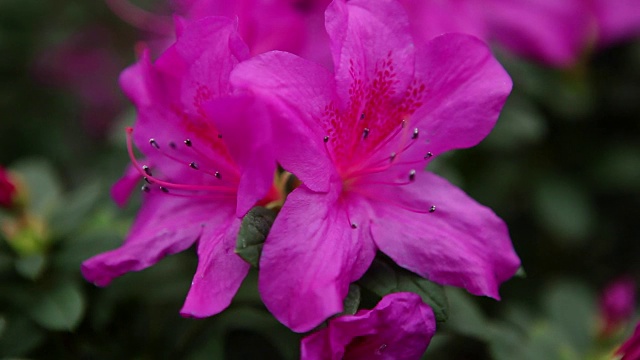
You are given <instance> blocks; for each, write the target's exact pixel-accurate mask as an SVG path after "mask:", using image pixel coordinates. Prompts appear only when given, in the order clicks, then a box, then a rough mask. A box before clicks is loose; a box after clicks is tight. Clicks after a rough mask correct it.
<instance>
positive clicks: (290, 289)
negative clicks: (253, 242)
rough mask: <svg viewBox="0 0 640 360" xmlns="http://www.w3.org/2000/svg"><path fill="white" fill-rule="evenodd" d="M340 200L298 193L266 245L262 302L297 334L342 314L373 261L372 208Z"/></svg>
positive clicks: (306, 191) (334, 195)
mask: <svg viewBox="0 0 640 360" xmlns="http://www.w3.org/2000/svg"><path fill="white" fill-rule="evenodd" d="M339 195H340V192H339V189H336V188H333V189H332V190H331V191H330V192H329V193H328V194H325V193H314V192H312V191H310V190H309V189H307V188H306V187H304V185H303V186H301V187H299V188H297V189H296V190H295V191H294V192H292V193H291V194H290V195H289V197H288V198H287V201H286V202H285V205H284V207H283V208H282V210H281V211H280V213H279V214H278V217H277V218H276V221H275V223H274V224H273V227H272V228H271V232H270V233H269V236H268V238H267V241H266V243H265V245H264V249H263V252H262V257H261V259H260V278H259V288H260V293H261V295H262V299H263V301H264V303H265V305H266V306H267V308H268V309H269V310H270V311H271V313H273V315H274V316H275V317H276V318H277V319H278V320H280V321H281V322H282V323H283V324H285V325H286V326H288V327H289V328H291V329H292V330H293V331H297V332H304V331H309V330H311V329H313V328H314V327H316V326H317V325H318V324H320V323H321V322H322V321H324V320H325V319H326V318H328V317H329V316H331V315H334V314H336V313H339V312H340V311H342V302H343V299H344V297H345V296H346V295H347V292H348V288H349V283H351V282H353V281H355V280H356V279H358V278H360V277H361V276H362V274H363V273H364V272H365V271H366V269H367V268H368V267H369V265H370V264H371V261H373V257H374V255H375V249H374V246H373V243H372V242H371V238H370V235H369V226H368V223H367V221H366V219H367V211H366V207H365V206H366V205H364V204H361V203H358V202H357V201H352V200H350V199H342V198H340V197H339ZM352 223H354V224H357V228H355V229H354V228H352V226H351V224H352Z"/></svg>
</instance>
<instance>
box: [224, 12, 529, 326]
mask: <svg viewBox="0 0 640 360" xmlns="http://www.w3.org/2000/svg"><path fill="white" fill-rule="evenodd" d="M326 24H327V32H328V34H329V37H330V38H331V49H332V54H333V59H334V66H335V69H336V70H335V74H334V73H331V72H330V71H328V70H327V69H326V68H324V67H322V66H320V65H318V64H315V63H313V62H310V61H307V60H305V59H302V58H300V57H297V56H295V55H292V54H288V53H284V52H270V53H266V54H262V55H259V56H257V57H255V58H252V59H250V60H248V61H246V62H243V63H242V64H240V65H239V66H238V67H237V68H236V69H235V70H234V71H233V72H232V75H231V81H232V83H233V84H235V85H237V86H239V87H247V88H251V89H252V90H253V91H255V92H256V93H257V94H264V95H265V96H269V99H271V101H272V102H273V103H272V106H273V107H274V108H275V109H276V111H277V112H278V113H279V116H278V117H277V119H275V120H274V129H275V133H274V136H275V137H276V142H277V143H276V147H277V149H276V152H277V158H278V161H279V162H280V164H281V165H282V166H283V167H284V168H285V169H286V170H288V171H290V172H292V173H293V174H294V175H296V176H297V177H298V178H299V179H300V180H301V181H302V182H303V185H301V186H300V187H298V188H297V189H296V190H295V191H293V192H292V193H291V194H290V195H289V196H288V198H287V200H286V202H285V204H284V206H283V208H282V210H281V211H280V213H279V215H278V217H277V218H276V221H275V223H274V225H273V227H272V228H271V232H270V234H269V236H268V238H267V240H266V243H265V246H264V248H263V253H262V257H261V261H260V275H259V276H260V277H259V289H260V293H261V295H262V298H263V300H264V302H265V304H266V306H267V308H268V309H269V310H270V311H271V312H272V313H273V314H274V315H275V316H276V317H277V318H278V319H279V320H280V321H282V322H283V323H284V324H285V325H287V326H289V327H290V328H291V329H293V330H294V331H300V332H303V331H308V330H310V329H312V328H314V327H315V326H317V325H318V324H319V323H320V322H322V321H323V320H324V319H326V318H327V317H329V316H331V315H334V314H336V313H339V312H341V310H342V300H343V299H344V297H345V296H346V294H347V291H348V286H349V283H351V282H353V281H355V280H357V279H359V278H360V277H361V276H362V275H363V274H364V272H365V271H366V270H367V268H368V267H369V265H370V264H371V262H372V261H373V258H374V256H375V254H376V251H382V252H383V253H385V254H387V255H388V256H389V257H391V258H392V259H393V260H394V261H395V262H396V263H397V264H399V265H400V266H402V267H404V268H406V269H408V270H411V271H413V272H415V273H417V274H419V275H421V276H423V277H426V278H428V279H430V280H432V281H435V282H438V283H441V284H447V285H453V286H459V287H463V288H466V289H467V290H468V291H470V292H471V293H473V294H477V295H487V296H491V297H493V298H496V299H497V298H499V295H498V285H499V284H500V283H502V282H503V281H505V280H507V279H508V278H510V277H511V276H512V275H513V274H514V273H515V272H516V270H517V269H518V267H519V265H520V261H519V259H518V257H517V256H516V254H515V253H514V250H513V247H512V245H511V241H510V239H509V234H508V231H507V228H506V226H505V224H504V222H503V221H502V220H501V219H500V218H498V217H497V216H496V215H495V213H493V211H491V210H490V209H488V208H486V207H484V206H482V205H480V204H478V203H476V202H475V201H474V200H472V199H471V198H469V197H468V196H467V195H466V194H465V193H464V192H463V191H461V190H460V189H458V188H456V187H455V186H453V185H451V184H450V183H449V182H447V181H446V180H444V179H442V178H441V177H439V176H437V175H434V174H431V173H428V172H423V171H422V169H423V168H424V167H425V166H427V165H428V163H429V162H430V161H431V160H432V159H433V158H435V157H437V156H438V155H439V154H441V153H443V152H445V151H448V150H451V149H456V148H466V147H470V146H474V145H476V144H477V143H478V142H479V141H480V140H482V139H483V138H484V137H485V136H486V135H487V134H488V133H489V131H490V130H491V128H492V127H493V126H494V124H495V121H496V119H497V117H498V114H499V112H500V110H501V108H502V106H503V104H504V102H505V99H506V97H507V95H508V94H509V92H510V90H511V80H510V78H509V76H508V75H507V74H506V72H505V71H504V69H503V68H502V67H501V66H500V65H499V64H498V62H497V61H496V60H495V59H494V58H493V57H492V56H491V53H490V51H489V49H488V48H487V47H486V45H485V44H484V43H482V42H481V41H479V40H477V39H476V38H473V37H470V36H465V35H457V34H449V35H444V36H440V37H437V38H435V39H433V40H432V41H429V42H426V43H414V42H413V39H412V37H411V35H410V32H409V24H408V21H407V16H406V13H405V12H404V10H403V8H402V6H401V5H400V4H399V3H397V2H396V1H392V0H378V1H365V0H353V1H349V2H346V1H344V0H336V1H334V2H333V3H332V4H331V5H330V6H329V8H328V9H327V12H326Z"/></svg>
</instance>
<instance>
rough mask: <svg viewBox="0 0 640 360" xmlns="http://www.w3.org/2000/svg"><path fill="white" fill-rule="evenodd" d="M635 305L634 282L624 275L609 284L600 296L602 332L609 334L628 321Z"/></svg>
mask: <svg viewBox="0 0 640 360" xmlns="http://www.w3.org/2000/svg"><path fill="white" fill-rule="evenodd" d="M635 306H636V284H635V282H634V281H633V279H632V278H630V277H628V276H625V277H622V278H620V279H617V280H616V281H614V282H612V283H611V284H609V285H608V286H607V287H606V288H605V289H604V290H603V291H602V295H601V297H600V313H601V315H602V317H603V320H604V328H603V333H604V334H609V333H611V332H612V331H614V330H616V329H617V328H619V327H620V325H621V324H623V323H624V322H626V321H628V320H629V318H630V317H631V315H632V314H633V312H634V310H635Z"/></svg>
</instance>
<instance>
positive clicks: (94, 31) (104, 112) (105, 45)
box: [35, 26, 124, 137]
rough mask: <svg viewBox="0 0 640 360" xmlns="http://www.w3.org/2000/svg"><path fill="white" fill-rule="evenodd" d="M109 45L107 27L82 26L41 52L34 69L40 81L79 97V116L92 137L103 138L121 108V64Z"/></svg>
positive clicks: (110, 40) (122, 106) (122, 99)
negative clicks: (59, 42) (119, 84)
mask: <svg viewBox="0 0 640 360" xmlns="http://www.w3.org/2000/svg"><path fill="white" fill-rule="evenodd" d="M111 44H112V39H111V36H110V34H109V32H108V31H107V30H106V29H104V28H101V27H98V26H95V27H91V28H87V29H83V31H80V32H78V33H77V34H74V35H73V36H71V37H70V38H69V39H68V40H66V41H65V42H63V43H62V44H60V45H58V46H56V47H54V48H51V49H48V50H47V51H46V52H45V53H43V54H41V55H40V56H39V58H38V62H37V64H36V68H35V71H36V74H37V76H38V77H39V78H40V79H41V80H43V81H44V82H47V83H50V84H52V85H53V86H56V87H60V88H62V89H65V90H67V91H68V92H69V93H71V94H72V95H73V96H74V97H75V98H77V99H78V100H79V103H80V106H81V107H80V109H81V112H80V119H81V120H82V122H83V125H84V128H85V129H86V131H87V132H88V133H89V134H90V135H91V136H94V137H104V136H105V135H106V133H107V131H106V130H107V129H108V128H109V127H110V125H111V124H113V122H114V121H113V120H114V118H115V117H116V116H117V115H118V113H119V112H120V111H121V110H122V109H123V108H124V98H123V97H122V95H121V94H120V91H119V89H118V84H117V81H116V79H117V77H118V73H119V72H120V70H121V69H122V67H123V65H124V64H123V62H122V59H120V58H119V56H118V54H117V53H116V52H115V49H114V48H113V46H111Z"/></svg>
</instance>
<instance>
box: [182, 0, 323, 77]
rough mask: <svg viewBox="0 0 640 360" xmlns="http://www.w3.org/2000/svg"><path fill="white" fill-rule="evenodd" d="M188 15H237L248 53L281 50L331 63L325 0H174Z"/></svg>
mask: <svg viewBox="0 0 640 360" xmlns="http://www.w3.org/2000/svg"><path fill="white" fill-rule="evenodd" d="M173 2H174V3H175V4H176V7H177V11H178V13H182V14H184V16H185V17H187V18H189V19H199V18H202V17H205V16H211V15H218V16H227V17H231V18H237V19H238V32H239V33H240V35H241V36H242V38H243V39H244V41H245V42H246V43H247V44H248V45H249V49H250V51H251V54H253V55H255V54H260V53H263V52H266V51H270V50H283V51H288V52H291V53H294V54H298V55H300V56H303V57H305V58H309V59H312V60H315V61H319V62H321V63H323V64H325V65H330V64H331V57H330V54H329V39H328V37H327V34H326V33H325V32H324V31H323V30H324V29H323V25H324V23H323V17H322V13H323V11H324V9H325V8H326V6H327V5H328V4H329V1H328V0H225V1H221V0H174V1H173Z"/></svg>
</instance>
